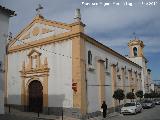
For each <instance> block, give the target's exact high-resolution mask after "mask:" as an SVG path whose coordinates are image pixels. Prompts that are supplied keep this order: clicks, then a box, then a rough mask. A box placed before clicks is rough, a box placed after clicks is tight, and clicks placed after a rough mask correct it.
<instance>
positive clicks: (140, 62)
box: [128, 57, 149, 93]
mask: <svg viewBox="0 0 160 120" xmlns="http://www.w3.org/2000/svg"><path fill="white" fill-rule="evenodd" d="M128 59H130V60H131V61H133V62H135V63H137V64H138V65H140V66H141V67H142V71H141V77H142V90H143V93H146V92H148V91H149V90H148V89H146V88H145V83H146V80H147V78H148V73H147V65H146V63H145V59H144V58H142V57H134V58H128Z"/></svg>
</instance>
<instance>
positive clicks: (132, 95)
mask: <svg viewBox="0 0 160 120" xmlns="http://www.w3.org/2000/svg"><path fill="white" fill-rule="evenodd" d="M126 97H127V99H130V100H131V102H132V100H133V99H135V95H134V93H133V92H129V93H127V95H126Z"/></svg>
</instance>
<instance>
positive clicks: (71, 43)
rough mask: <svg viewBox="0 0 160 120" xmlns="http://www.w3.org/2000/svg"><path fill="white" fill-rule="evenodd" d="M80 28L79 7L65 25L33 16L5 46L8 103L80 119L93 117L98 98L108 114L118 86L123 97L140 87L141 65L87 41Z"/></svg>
mask: <svg viewBox="0 0 160 120" xmlns="http://www.w3.org/2000/svg"><path fill="white" fill-rule="evenodd" d="M84 27H85V25H84V24H83V23H82V21H81V15H80V10H79V9H77V10H76V14H75V21H74V22H73V23H70V24H67V23H62V22H57V21H51V20H47V19H45V18H44V17H43V16H42V15H41V14H40V13H38V14H37V15H36V17H35V18H34V19H33V20H32V21H31V23H30V24H28V26H27V27H26V28H24V29H23V30H22V31H21V32H20V33H19V34H18V35H17V36H16V37H15V38H14V39H13V40H12V41H11V42H10V43H9V48H8V60H7V61H8V65H7V66H8V70H7V91H6V98H7V104H8V105H10V106H14V107H15V108H18V109H21V110H24V111H32V112H37V111H40V112H43V113H46V114H56V115H61V112H62V110H63V111H64V114H65V115H71V116H75V117H82V116H86V115H96V114H98V111H99V110H100V109H101V104H102V101H104V100H105V101H106V103H107V105H108V108H109V110H110V111H113V108H115V107H116V106H117V105H118V104H117V101H115V100H114V99H113V98H112V96H113V93H114V91H115V90H116V89H118V88H120V89H123V90H124V92H125V94H126V93H128V92H131V91H134V92H136V91H138V90H142V89H143V88H142V86H144V83H143V82H144V81H142V80H144V78H143V77H144V75H142V74H144V70H143V66H142V65H141V64H139V63H138V62H137V63H136V62H132V61H131V60H129V59H128V58H126V57H124V56H122V55H121V54H119V53H117V52H115V51H114V50H112V49H111V48H109V47H107V46H105V45H103V44H102V43H100V42H98V41H97V40H95V39H93V38H91V37H90V36H88V35H87V34H85V32H84ZM129 45H130V46H132V44H129ZM133 45H134V44H133ZM138 45H139V46H142V47H141V48H143V44H142V42H140V44H138ZM141 50H142V49H141ZM135 51H136V50H135ZM135 54H136V53H135ZM137 56H138V54H137ZM143 60H144V62H145V60H146V59H143ZM142 71H143V72H142ZM145 72H147V71H145ZM146 74H147V73H146ZM123 102H124V101H123ZM123 102H122V103H123Z"/></svg>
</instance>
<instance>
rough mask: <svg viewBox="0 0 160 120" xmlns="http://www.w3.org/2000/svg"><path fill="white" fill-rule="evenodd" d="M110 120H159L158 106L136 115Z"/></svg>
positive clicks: (159, 109) (121, 116)
mask: <svg viewBox="0 0 160 120" xmlns="http://www.w3.org/2000/svg"><path fill="white" fill-rule="evenodd" d="M110 120H160V106H155V107H154V108H151V109H144V110H143V111H142V113H138V114H136V115H120V116H117V117H113V118H111V119H110Z"/></svg>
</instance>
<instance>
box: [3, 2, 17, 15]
mask: <svg viewBox="0 0 160 120" xmlns="http://www.w3.org/2000/svg"><path fill="white" fill-rule="evenodd" d="M0 11H2V12H5V13H6V14H8V15H9V16H10V17H11V16H15V15H16V13H15V11H13V10H10V9H8V8H6V7H3V6H1V5H0Z"/></svg>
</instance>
